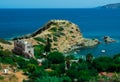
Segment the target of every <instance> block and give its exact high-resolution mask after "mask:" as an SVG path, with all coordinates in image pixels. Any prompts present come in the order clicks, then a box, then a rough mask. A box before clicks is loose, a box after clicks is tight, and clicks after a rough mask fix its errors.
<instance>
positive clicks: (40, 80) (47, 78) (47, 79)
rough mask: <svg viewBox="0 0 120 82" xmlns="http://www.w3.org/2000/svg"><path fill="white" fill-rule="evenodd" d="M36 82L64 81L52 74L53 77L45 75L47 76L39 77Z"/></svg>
mask: <svg viewBox="0 0 120 82" xmlns="http://www.w3.org/2000/svg"><path fill="white" fill-rule="evenodd" d="M34 82H62V79H61V78H58V77H56V76H52V77H50V76H45V77H41V78H38V79H37V80H35V81H34Z"/></svg>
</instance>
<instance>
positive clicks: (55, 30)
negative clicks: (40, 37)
mask: <svg viewBox="0 0 120 82" xmlns="http://www.w3.org/2000/svg"><path fill="white" fill-rule="evenodd" d="M49 31H51V32H57V28H56V27H53V28H51V29H50V30H49Z"/></svg>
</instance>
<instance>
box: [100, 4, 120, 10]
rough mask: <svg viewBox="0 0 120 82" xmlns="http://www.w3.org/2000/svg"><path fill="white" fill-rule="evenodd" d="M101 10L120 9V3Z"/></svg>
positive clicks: (106, 6)
mask: <svg viewBox="0 0 120 82" xmlns="http://www.w3.org/2000/svg"><path fill="white" fill-rule="evenodd" d="M101 8H104V9H120V3H114V4H107V5H104V6H102V7H101Z"/></svg>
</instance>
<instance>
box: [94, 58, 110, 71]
mask: <svg viewBox="0 0 120 82" xmlns="http://www.w3.org/2000/svg"><path fill="white" fill-rule="evenodd" d="M111 63H112V58H110V57H99V58H96V59H94V61H93V65H94V67H95V68H96V69H97V70H98V71H99V72H102V71H108V69H109V67H111Z"/></svg>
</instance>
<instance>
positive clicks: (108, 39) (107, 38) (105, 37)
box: [103, 36, 116, 43]
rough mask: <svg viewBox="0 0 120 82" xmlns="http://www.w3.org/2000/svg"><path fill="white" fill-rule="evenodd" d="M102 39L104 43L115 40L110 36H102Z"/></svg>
mask: <svg viewBox="0 0 120 82" xmlns="http://www.w3.org/2000/svg"><path fill="white" fill-rule="evenodd" d="M103 40H104V42H105V43H111V42H116V40H114V39H112V38H111V37H110V36H104V38H103Z"/></svg>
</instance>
